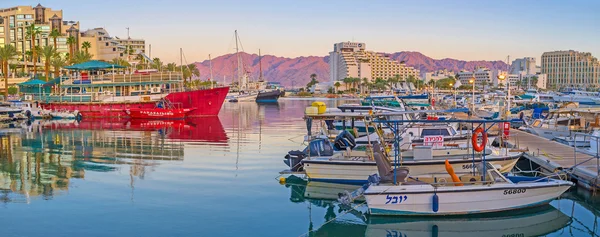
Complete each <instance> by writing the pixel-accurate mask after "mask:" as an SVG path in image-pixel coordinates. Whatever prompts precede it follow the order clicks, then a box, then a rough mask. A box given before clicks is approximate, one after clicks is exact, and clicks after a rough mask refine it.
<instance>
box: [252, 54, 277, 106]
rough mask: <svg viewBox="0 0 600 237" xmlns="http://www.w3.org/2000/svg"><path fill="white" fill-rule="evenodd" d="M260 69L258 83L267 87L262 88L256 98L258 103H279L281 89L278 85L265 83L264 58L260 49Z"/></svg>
mask: <svg viewBox="0 0 600 237" xmlns="http://www.w3.org/2000/svg"><path fill="white" fill-rule="evenodd" d="M258 67H259V70H260V74H259V75H260V76H259V78H258V82H259V83H260V84H264V85H265V86H264V88H261V90H260V91H258V95H257V96H256V102H257V103H277V100H279V97H280V96H281V94H282V92H281V89H280V88H279V87H278V86H276V84H269V83H268V82H265V80H264V78H263V73H262V56H261V54H260V49H259V50H258Z"/></svg>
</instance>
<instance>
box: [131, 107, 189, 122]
mask: <svg viewBox="0 0 600 237" xmlns="http://www.w3.org/2000/svg"><path fill="white" fill-rule="evenodd" d="M190 111H193V110H191V109H159V108H154V109H130V110H127V111H126V112H128V114H129V116H130V117H131V118H132V119H158V120H161V119H184V118H185V116H186V114H187V113H188V112H190Z"/></svg>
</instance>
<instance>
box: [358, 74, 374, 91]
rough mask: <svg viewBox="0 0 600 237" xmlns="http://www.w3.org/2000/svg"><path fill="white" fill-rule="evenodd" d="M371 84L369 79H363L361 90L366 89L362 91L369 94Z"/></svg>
mask: <svg viewBox="0 0 600 237" xmlns="http://www.w3.org/2000/svg"><path fill="white" fill-rule="evenodd" d="M370 84H371V83H370V82H369V79H368V78H366V77H365V78H363V79H362V83H360V86H361V88H363V89H364V90H362V91H363V92H364V93H367V92H369V87H370V86H371V85H370Z"/></svg>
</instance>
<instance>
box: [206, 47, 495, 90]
mask: <svg viewBox="0 0 600 237" xmlns="http://www.w3.org/2000/svg"><path fill="white" fill-rule="evenodd" d="M389 55H390V57H391V58H392V59H394V60H397V61H405V63H406V64H407V65H408V66H412V67H416V68H419V69H421V72H422V73H425V72H431V71H436V70H441V69H448V70H451V71H454V72H458V71H460V70H462V69H466V70H473V68H476V67H480V66H483V67H487V68H490V69H504V70H506V68H507V66H506V63H504V62H502V61H463V60H457V59H450V58H445V59H432V58H430V57H427V56H425V55H423V54H421V53H419V52H397V53H392V54H389ZM241 58H242V61H243V64H244V65H245V66H244V69H245V70H246V71H248V74H249V75H250V78H251V79H253V80H256V79H257V78H258V77H259V60H258V55H256V54H247V53H241ZM328 63H329V56H325V57H319V56H308V57H297V58H285V57H276V56H272V55H264V56H262V71H263V77H264V78H265V80H267V81H275V82H281V83H282V84H283V85H285V86H292V84H293V85H294V86H295V87H298V86H304V85H306V83H308V81H310V74H313V73H314V74H317V80H319V81H328V80H329V64H328ZM196 66H197V67H198V70H199V71H200V74H201V76H200V79H201V80H206V79H207V78H208V77H209V76H210V70H209V61H208V60H205V61H203V62H197V63H196ZM236 68H237V59H236V56H235V54H226V55H222V56H219V57H216V58H214V59H213V60H212V69H213V76H214V79H215V80H217V81H218V82H223V81H225V83H227V84H229V83H231V81H232V79H233V78H236V79H235V80H237V69H236Z"/></svg>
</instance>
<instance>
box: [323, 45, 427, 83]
mask: <svg viewBox="0 0 600 237" xmlns="http://www.w3.org/2000/svg"><path fill="white" fill-rule="evenodd" d="M329 69H330V81H331V83H335V81H342V80H344V78H346V77H355V78H361V79H363V78H367V80H369V81H372V80H375V79H377V78H382V79H388V78H392V77H395V76H396V75H399V76H400V77H401V78H408V77H409V76H414V77H415V78H419V75H420V71H419V70H417V69H415V68H413V67H408V66H406V65H405V64H404V63H400V62H397V61H394V60H392V59H391V58H390V57H389V55H387V54H385V53H377V52H373V51H367V50H366V47H365V43H358V42H342V43H337V44H334V45H333V51H332V52H330V53H329Z"/></svg>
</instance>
